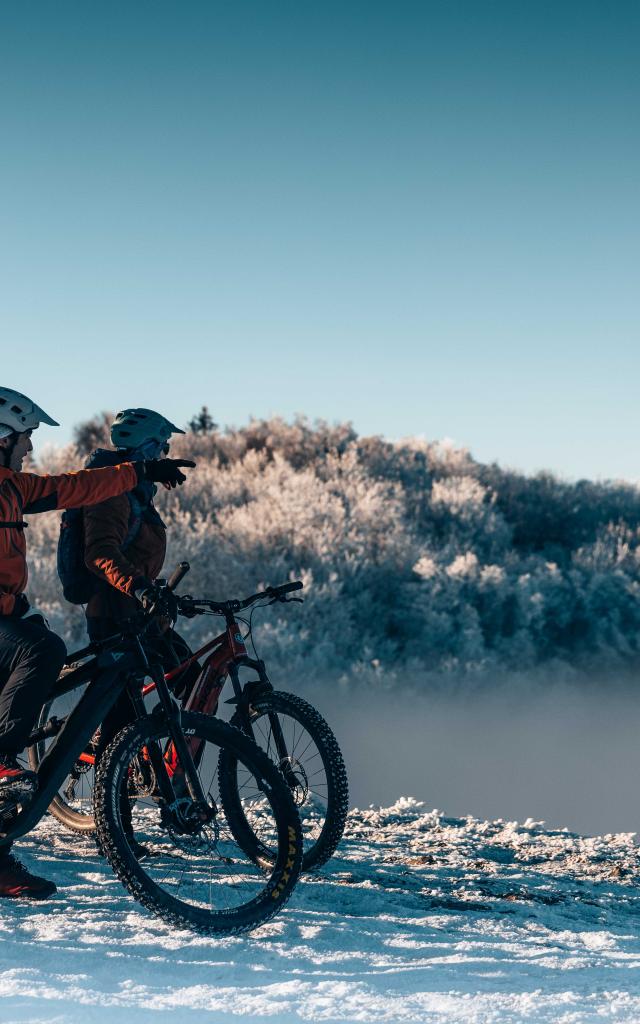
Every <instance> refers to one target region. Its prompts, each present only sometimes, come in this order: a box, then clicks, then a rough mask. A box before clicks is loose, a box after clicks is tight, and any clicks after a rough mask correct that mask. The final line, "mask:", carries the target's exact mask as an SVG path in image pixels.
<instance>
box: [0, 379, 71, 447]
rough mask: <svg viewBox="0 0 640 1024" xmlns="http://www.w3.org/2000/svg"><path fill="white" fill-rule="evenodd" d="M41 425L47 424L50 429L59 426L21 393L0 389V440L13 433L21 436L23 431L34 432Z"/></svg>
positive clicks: (11, 389) (9, 389) (10, 389)
mask: <svg viewBox="0 0 640 1024" xmlns="http://www.w3.org/2000/svg"><path fill="white" fill-rule="evenodd" d="M41 423H48V424H49V426H50V427H59V426H60V424H59V423H58V422H57V421H56V420H53V419H51V416H49V415H48V414H47V413H46V412H45V411H44V409H41V408H40V406H39V405H36V403H35V402H34V401H32V399H30V398H27V396H26V395H23V394H22V392H20V391H14V390H13V388H3V387H0V438H3V437H9V435H10V434H13V433H14V432H15V433H17V434H22V433H24V431H25V430H35V429H36V427H39V426H40V424H41Z"/></svg>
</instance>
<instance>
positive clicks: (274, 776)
mask: <svg viewBox="0 0 640 1024" xmlns="http://www.w3.org/2000/svg"><path fill="white" fill-rule="evenodd" d="M178 576H179V574H177V575H176V574H174V578H173V579H172V581H170V583H169V586H172V585H175V581H176V579H177V578H178ZM151 619H152V617H150V616H147V615H143V616H142V618H141V619H139V620H137V621H134V622H131V623H130V624H128V625H127V627H126V629H125V630H123V632H122V633H119V634H116V635H115V636H113V637H110V638H109V639H107V640H105V641H100V642H99V643H93V644H91V645H89V647H87V648H85V649H83V650H82V651H78V652H76V653H75V654H74V655H72V656H71V658H69V659H68V662H69V666H68V670H67V671H66V672H64V671H63V673H62V674H61V676H60V679H59V680H58V683H57V685H56V689H55V693H54V698H59V697H62V696H64V695H65V694H69V693H71V692H73V691H75V690H77V689H79V688H81V687H85V689H84V693H83V694H82V696H81V697H80V699H79V701H78V703H77V704H76V706H75V707H74V708H73V710H72V711H70V713H69V714H68V715H67V716H66V717H65V718H64V719H62V720H61V719H59V718H57V717H52V718H47V720H46V721H45V722H42V723H41V724H40V726H39V727H38V728H36V730H35V731H34V732H33V733H32V735H31V737H30V743H31V744H32V746H35V747H40V745H41V744H42V743H43V742H46V741H47V740H51V738H52V737H53V742H50V743H49V744H48V745H47V748H46V750H45V751H44V753H43V756H42V757H41V759H40V760H39V763H38V764H37V766H36V773H37V780H38V787H37V790H36V792H35V795H34V796H33V798H32V799H31V801H30V802H29V803H28V804H26V805H25V806H21V805H19V804H17V805H9V804H4V805H2V806H1V807H0V838H3V839H8V840H14V839H17V838H19V837H20V836H23V835H25V834H26V833H27V832H29V831H30V830H31V829H32V828H33V827H34V826H35V825H36V824H37V822H38V821H39V820H40V819H41V818H42V817H43V815H44V814H45V812H46V811H47V808H48V807H49V805H50V804H51V801H52V799H53V797H54V796H55V794H56V793H57V792H58V791H59V789H60V787H61V785H62V783H63V781H64V780H65V779H66V778H68V777H69V775H70V773H71V772H72V770H73V766H74V764H75V762H76V761H77V758H78V750H85V749H86V748H87V746H88V745H89V744H90V741H91V739H92V737H93V736H94V735H95V733H96V730H97V729H98V727H99V724H100V722H102V721H103V719H104V717H105V714H106V713H107V712H108V711H109V710H110V708H111V707H112V706H113V704H114V703H115V701H116V700H117V698H118V697H119V696H120V694H121V693H123V691H124V690H125V688H126V689H127V690H128V693H129V696H130V698H131V701H132V705H133V708H134V710H135V721H133V722H132V723H131V724H130V725H128V726H126V727H125V728H124V729H123V730H122V731H121V732H120V733H118V735H117V736H116V737H115V739H114V740H113V741H112V743H111V744H110V745H109V746H108V747H107V749H106V750H105V752H104V754H103V755H102V756H101V757H100V761H99V764H98V765H97V767H96V778H95V786H94V788H93V816H94V822H95V829H96V832H97V837H98V842H99V846H100V848H101V850H102V852H103V853H104V855H105V856H106V858H107V860H108V861H109V864H110V865H111V867H112V869H113V871H114V872H115V874H116V875H117V877H118V878H119V879H120V881H121V882H122V884H123V885H124V886H125V888H126V889H127V890H128V891H129V892H130V893H131V895H132V896H133V897H134V898H135V899H136V900H138V901H139V902H140V903H142V904H143V905H144V906H145V907H147V908H148V909H149V910H151V911H152V913H154V914H155V915H157V916H158V917H161V918H163V919H164V920H165V921H168V922H169V923H170V924H172V925H176V926H178V927H181V928H184V927H188V928H191V929H194V930H196V931H200V932H203V933H206V934H233V933H236V932H242V931H247V930H250V929H251V928H254V927H256V926H257V925H259V924H262V923H263V922H265V921H267V920H269V919H270V918H271V917H272V916H273V915H274V914H275V913H276V912H277V911H278V910H279V909H280V908H281V907H282V906H283V905H284V904H285V903H286V901H287V900H288V898H289V896H290V895H291V892H292V890H293V887H294V885H295V882H296V880H297V877H298V874H299V871H300V867H301V863H302V834H301V828H300V821H299V817H298V813H297V810H296V807H295V804H294V801H293V798H292V795H291V791H290V788H289V786H288V785H287V784H286V783H285V781H284V779H283V777H282V774H281V773H280V771H279V770H278V768H277V767H276V766H275V765H274V764H273V761H271V760H270V758H268V757H267V756H266V754H265V753H264V752H263V751H261V750H259V749H258V748H257V747H256V745H255V744H254V743H253V742H252V741H251V740H250V739H249V737H247V736H246V735H245V734H243V733H242V732H241V731H240V730H239V729H236V728H234V727H233V726H231V725H228V724H226V723H224V722H221V721H220V720H219V719H216V718H214V717H211V716H206V715H202V714H198V713H197V712H195V711H189V710H184V709H182V708H180V706H179V704H178V702H177V701H176V700H175V698H174V697H173V696H172V694H171V692H170V690H169V687H168V685H167V683H166V681H165V679H164V674H163V671H162V668H161V667H160V666H159V665H158V664H156V663H154V661H153V657H154V655H153V647H152V645H151V646H150V645H149V643H148V639H147V637H148V631H149V626H150V621H151ZM147 677H150V678H151V679H152V680H153V685H154V688H155V693H156V694H157V697H158V698H159V702H158V705H157V707H156V708H155V709H154V711H153V713H152V714H147V712H146V709H145V705H144V698H143V696H142V685H141V684H142V680H143V679H144V678H147ZM194 751H195V756H194V753H193V752H194ZM224 751H227V752H228V754H229V756H230V757H232V758H234V759H236V758H237V760H238V764H239V765H241V766H242V770H243V772H245V773H246V778H247V785H246V786H245V787H244V789H243V792H242V800H241V806H240V807H238V805H237V803H236V801H235V800H233V801H230V800H228V799H227V798H226V796H225V793H224V788H223V787H221V786H220V780H219V768H218V765H219V761H220V758H221V756H222V753H223V752H224ZM263 847H264V848H266V849H269V850H271V851H273V853H274V856H273V857H272V858H270V859H269V860H268V861H267V860H265V859H264V858H261V856H260V852H261V850H262V848H263ZM140 851H143V852H144V853H146V854H147V855H146V856H144V857H143V858H142V859H140Z"/></svg>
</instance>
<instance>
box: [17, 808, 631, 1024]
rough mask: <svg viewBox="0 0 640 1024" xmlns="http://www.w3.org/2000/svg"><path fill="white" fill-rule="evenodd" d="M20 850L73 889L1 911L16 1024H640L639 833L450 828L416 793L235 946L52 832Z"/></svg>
mask: <svg viewBox="0 0 640 1024" xmlns="http://www.w3.org/2000/svg"><path fill="white" fill-rule="evenodd" d="M17 852H18V853H19V854H20V856H21V857H22V858H23V859H24V861H25V862H26V863H28V865H29V866H30V867H32V868H34V869H35V868H37V869H38V870H40V871H41V872H42V873H43V874H45V875H47V876H48V877H52V878H55V880H56V881H57V883H58V885H59V889H60V891H59V894H58V896H57V897H56V898H54V899H52V900H50V901H48V902H46V903H44V904H27V903H15V902H10V901H6V902H4V903H3V904H2V906H1V914H0V972H1V973H0V1021H1V1022H2V1024H43V1022H45V1021H46V1022H48V1024H81V1022H82V1024H129V1022H131V1024H133V1022H135V1024H147V1022H149V1021H151V1020H154V1021H158V1020H160V1021H162V1020H164V1019H166V1020H167V1021H171V1024H201V1022H204V1024H209V1022H210V1024H218V1022H220V1024H230V1022H238V1021H239V1020H240V1019H242V1021H243V1022H249V1024H250V1022H261V1024H268V1022H274V1024H281V1022H282V1024H293V1022H296V1024H302V1022H307V1021H314V1022H315V1021H322V1022H334V1021H336V1022H338V1021H339V1022H352V1021H354V1022H355V1021H362V1022H371V1024H396V1022H397V1024H414V1022H416V1024H425V1022H429V1024H489V1022H498V1021H499V1022H500V1024H503V1022H509V1024H512V1022H516V1021H517V1022H520V1021H527V1022H529V1021H531V1022H553V1024H577V1022H584V1021H599V1022H602V1021H616V1022H622V1021H628V1022H631V1021H633V1022H637V1021H639V1020H640V929H639V928H638V915H639V913H640V887H639V885H638V881H639V879H640V855H639V852H638V849H637V847H636V846H635V843H634V837H633V834H631V833H625V834H619V835H606V836H596V837H584V836H579V835H576V834H574V833H571V832H569V831H568V830H566V829H562V830H548V829H546V828H545V827H544V825H543V823H541V822H535V821H532V820H529V819H528V820H526V821H525V822H524V824H521V825H519V824H517V823H516V822H509V821H500V820H498V821H493V822H488V821H479V820H476V819H474V818H447V817H446V816H444V815H443V814H441V813H440V812H439V811H428V810H426V809H425V807H424V806H423V805H422V804H420V803H418V802H417V801H415V800H412V799H410V798H402V799H400V800H398V801H397V803H395V804H394V805H393V806H392V807H388V808H384V809H381V808H374V807H371V808H368V809H365V810H353V811H352V812H351V814H350V819H349V825H348V829H347V833H346V835H345V839H344V841H343V843H342V845H341V847H340V849H339V852H338V855H337V856H336V857H335V858H334V859H333V860H332V861H331V862H330V863H329V864H328V865H327V866H326V867H325V868H324V869H322V870H321V871H320V872H318V873H317V874H313V875H310V876H307V877H305V878H303V880H301V882H300V883H299V885H298V887H297V889H296V891H295V893H294V895H293V898H292V900H291V902H290V903H289V904H288V906H287V907H286V909H285V910H284V911H283V912H282V913H281V914H280V915H279V916H278V917H277V918H276V919H275V920H274V921H272V922H271V923H269V924H268V925H266V926H264V927H262V928H260V929H258V930H257V931H256V932H254V933H253V935H252V936H249V937H236V938H226V939H213V938H207V937H203V936H196V935H193V934H190V933H189V932H178V931H175V930H172V929H170V928H169V927H168V926H165V925H164V924H163V923H162V922H160V921H158V920H156V919H154V918H153V917H151V916H150V915H149V914H147V913H146V912H145V911H143V910H142V908H139V907H138V906H137V905H136V904H135V903H134V902H133V901H132V900H131V898H130V897H129V896H128V895H127V894H126V893H125V892H124V890H123V889H122V888H121V886H120V883H119V882H118V881H117V880H116V879H115V878H114V877H113V875H111V873H110V871H109V870H108V868H107V866H106V864H105V863H104V862H103V861H102V860H101V859H100V858H99V857H98V855H97V853H96V851H95V849H94V847H93V845H92V843H91V841H90V840H87V839H83V838H80V837H76V836H73V835H71V834H69V833H66V832H65V831H64V830H63V829H62V827H61V826H59V825H58V824H57V823H56V822H54V821H53V820H52V819H46V820H45V821H44V822H43V823H41V825H40V826H39V828H38V829H37V830H36V831H35V832H34V833H33V834H32V835H30V836H29V837H28V838H27V839H25V840H24V841H23V842H22V843H20V844H19V847H18V849H17ZM636 972H638V973H636Z"/></svg>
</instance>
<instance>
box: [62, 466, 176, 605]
mask: <svg viewBox="0 0 640 1024" xmlns="http://www.w3.org/2000/svg"><path fill="white" fill-rule="evenodd" d="M126 460H127V453H126V452H114V451H110V450H109V449H107V448H97V449H96V450H95V451H94V452H92V453H91V455H90V456H89V457H88V459H87V461H86V462H85V469H98V468H99V467H101V466H117V465H119V463H121V462H125V461H126ZM155 493H156V488H155V487H154V485H153V484H152V483H142V484H138V486H137V487H136V488H135V490H133V491H127V494H126V497H127V498H128V499H129V505H130V514H129V529H128V531H127V535H126V537H125V539H124V540H123V542H122V550H123V551H124V550H125V549H126V548H128V547H129V545H130V544H132V543H133V541H134V540H135V539H136V537H137V536H138V533H139V531H140V527H141V526H142V524H143V522H156V523H160V524H161V525H164V524H163V523H162V519H161V518H160V516H159V515H158V512H157V511H156V509H155V508H154V507H153V496H154V494H155ZM58 576H59V577H60V582H61V583H62V592H63V594H64V596H65V598H66V600H67V601H69V602H70V603H71V604H86V603H87V601H88V600H89V598H90V597H92V595H93V594H95V592H96V590H97V588H98V586H99V585H100V579H99V578H98V577H97V576H95V575H94V573H92V572H91V571H90V570H89V569H87V567H86V565H85V561H84V516H83V509H82V508H68V509H66V510H65V511H64V512H63V513H62V520H61V522H60V537H59V538H58Z"/></svg>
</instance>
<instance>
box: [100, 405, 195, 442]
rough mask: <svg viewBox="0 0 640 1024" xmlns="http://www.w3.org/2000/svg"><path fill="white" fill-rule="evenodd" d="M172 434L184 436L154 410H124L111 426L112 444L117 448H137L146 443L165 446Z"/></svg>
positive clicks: (182, 432) (177, 428)
mask: <svg viewBox="0 0 640 1024" xmlns="http://www.w3.org/2000/svg"><path fill="white" fill-rule="evenodd" d="M172 434H184V430H181V429H180V427H176V426H175V424H173V423H171V421H170V420H168V419H166V417H164V416H161V415H160V413H159V412H154V411H153V409H123V410H122V412H119V413H118V415H117V416H116V418H115V420H114V421H113V423H112V425H111V444H112V445H113V446H114V447H115V448H137V447H138V446H139V445H141V444H143V443H144V442H145V441H157V443H158V444H164V442H165V441H168V440H169V438H170V437H171V435H172Z"/></svg>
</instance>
